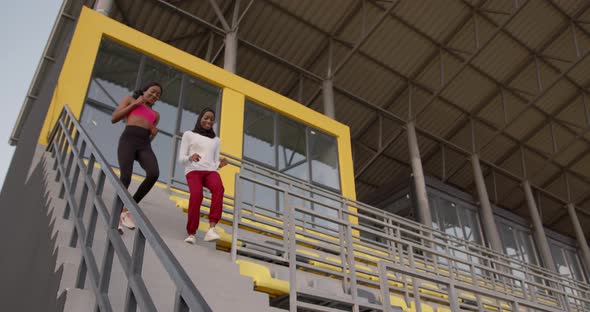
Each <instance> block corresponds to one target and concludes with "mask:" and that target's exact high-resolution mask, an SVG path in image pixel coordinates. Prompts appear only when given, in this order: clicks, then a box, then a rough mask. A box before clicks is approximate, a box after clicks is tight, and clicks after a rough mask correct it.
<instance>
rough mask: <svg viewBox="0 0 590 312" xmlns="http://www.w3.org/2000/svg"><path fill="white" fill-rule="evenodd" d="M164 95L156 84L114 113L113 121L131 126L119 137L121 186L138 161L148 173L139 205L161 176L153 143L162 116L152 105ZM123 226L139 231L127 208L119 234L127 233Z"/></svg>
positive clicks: (129, 98) (137, 198)
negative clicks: (122, 121) (121, 121)
mask: <svg viewBox="0 0 590 312" xmlns="http://www.w3.org/2000/svg"><path fill="white" fill-rule="evenodd" d="M161 95H162V86H160V84H158V83H156V82H150V83H148V84H146V85H145V86H144V87H143V88H141V90H137V91H135V92H134V93H133V96H126V97H125V98H124V99H123V100H122V101H121V103H119V106H118V107H117V108H116V109H115V111H114V112H113V115H112V117H111V122H112V123H116V122H119V121H120V120H121V119H123V118H125V122H126V123H127V126H126V127H125V130H124V131H123V133H122V134H121V137H120V138H119V147H118V149H117V156H118V158H119V168H120V170H121V176H120V179H121V183H123V185H124V186H125V187H126V188H128V187H129V184H131V175H132V174H133V162H134V161H135V160H137V161H138V162H139V164H140V165H141V167H142V168H143V169H144V170H145V179H144V180H143V182H141V184H140V185H139V187H138V188H137V191H136V192H135V194H134V195H133V199H135V201H136V202H137V203H139V202H140V201H141V200H142V199H143V198H144V197H145V195H147V193H148V192H149V191H150V190H151V189H152V187H153V186H154V184H155V183H156V181H158V177H159V175H160V169H159V168H158V160H157V159H156V155H155V154H154V151H153V150H152V146H151V144H150V142H151V140H152V139H153V138H154V137H155V136H156V134H157V133H158V129H157V128H156V126H157V125H158V122H159V121H160V114H158V112H156V111H154V110H152V106H153V105H154V103H156V101H157V100H158V99H160V96H161ZM123 225H124V226H126V227H127V228H129V229H134V228H135V223H134V222H133V219H132V218H131V214H130V213H129V211H128V210H127V208H123V212H122V213H121V216H120V217H119V232H120V233H121V234H122V233H123Z"/></svg>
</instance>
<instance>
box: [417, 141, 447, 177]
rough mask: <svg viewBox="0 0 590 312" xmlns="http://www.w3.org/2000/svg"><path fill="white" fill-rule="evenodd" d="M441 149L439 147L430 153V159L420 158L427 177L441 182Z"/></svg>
mask: <svg viewBox="0 0 590 312" xmlns="http://www.w3.org/2000/svg"><path fill="white" fill-rule="evenodd" d="M442 161H443V158H442V149H441V147H440V145H439V146H436V147H435V150H432V151H431V155H430V158H426V157H422V166H423V168H424V172H425V174H426V175H428V176H433V177H437V178H438V179H441V180H442Z"/></svg>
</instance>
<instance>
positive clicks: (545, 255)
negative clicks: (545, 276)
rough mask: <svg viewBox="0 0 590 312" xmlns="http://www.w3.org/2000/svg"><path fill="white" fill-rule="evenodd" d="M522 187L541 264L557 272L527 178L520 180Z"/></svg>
mask: <svg viewBox="0 0 590 312" xmlns="http://www.w3.org/2000/svg"><path fill="white" fill-rule="evenodd" d="M522 188H523V190H524V194H525V196H526V201H527V206H528V208H529V215H530V217H531V220H532V221H533V230H534V231H533V236H534V237H535V242H536V245H537V247H538V248H539V251H540V253H541V258H542V260H543V266H544V267H545V268H546V269H548V270H551V271H552V272H557V270H556V267H555V262H554V261H553V256H552V255H551V249H550V248H549V242H548V241H547V236H546V235H545V230H544V229H543V221H542V220H541V217H540V215H539V210H538V208H537V204H536V202H535V198H534V196H533V191H532V189H531V184H530V183H529V181H528V180H525V181H523V182H522Z"/></svg>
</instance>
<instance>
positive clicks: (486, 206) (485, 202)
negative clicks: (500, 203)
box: [471, 154, 504, 253]
mask: <svg viewBox="0 0 590 312" xmlns="http://www.w3.org/2000/svg"><path fill="white" fill-rule="evenodd" d="M471 164H472V166H473V178H474V180H475V186H476V188H477V195H478V197H479V205H480V214H479V215H480V216H481V221H482V224H483V230H484V232H485V235H486V238H487V239H488V242H489V243H490V247H492V249H494V250H495V251H497V252H499V253H503V251H504V250H503V248H502V241H501V240H500V234H499V233H498V227H497V226H496V222H495V221H494V213H493V211H492V205H491V204H490V197H489V196H488V190H487V188H486V184H485V180H484V178H483V173H482V171H481V165H480V163H479V156H478V155H477V154H473V155H471Z"/></svg>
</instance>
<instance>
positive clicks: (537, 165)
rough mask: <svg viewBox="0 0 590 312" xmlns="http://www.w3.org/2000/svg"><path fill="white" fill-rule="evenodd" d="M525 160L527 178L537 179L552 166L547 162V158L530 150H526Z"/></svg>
mask: <svg viewBox="0 0 590 312" xmlns="http://www.w3.org/2000/svg"><path fill="white" fill-rule="evenodd" d="M524 160H525V166H526V173H527V177H535V176H536V175H538V174H540V172H541V171H542V170H544V169H546V168H548V166H549V165H550V162H547V161H545V158H543V157H541V156H539V155H538V154H536V153H534V152H532V151H530V150H528V149H525V153H524Z"/></svg>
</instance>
